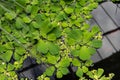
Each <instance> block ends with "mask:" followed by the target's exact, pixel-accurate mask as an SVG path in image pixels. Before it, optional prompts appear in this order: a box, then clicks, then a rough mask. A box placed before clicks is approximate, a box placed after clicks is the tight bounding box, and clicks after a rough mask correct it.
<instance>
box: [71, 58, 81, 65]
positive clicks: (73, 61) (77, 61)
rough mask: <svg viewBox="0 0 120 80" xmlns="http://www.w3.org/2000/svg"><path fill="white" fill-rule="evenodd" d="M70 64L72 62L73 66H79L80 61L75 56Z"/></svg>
mask: <svg viewBox="0 0 120 80" xmlns="http://www.w3.org/2000/svg"><path fill="white" fill-rule="evenodd" d="M72 64H73V65H74V66H81V63H80V61H79V60H78V59H76V58H75V59H73V60H72Z"/></svg>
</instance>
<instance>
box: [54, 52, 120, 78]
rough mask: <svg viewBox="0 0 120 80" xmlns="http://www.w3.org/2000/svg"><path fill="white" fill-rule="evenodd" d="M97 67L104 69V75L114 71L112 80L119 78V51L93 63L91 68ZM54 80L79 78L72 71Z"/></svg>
mask: <svg viewBox="0 0 120 80" xmlns="http://www.w3.org/2000/svg"><path fill="white" fill-rule="evenodd" d="M98 68H103V69H104V75H108V74H109V73H114V74H115V76H114V77H113V79H112V80H120V52H117V53H114V54H113V55H111V56H109V57H108V58H106V59H103V60H102V61H100V62H97V63H95V64H94V66H93V67H92V68H91V69H98ZM56 80H79V79H78V78H77V77H76V76H75V73H72V74H68V75H66V76H64V77H63V78H62V79H56Z"/></svg>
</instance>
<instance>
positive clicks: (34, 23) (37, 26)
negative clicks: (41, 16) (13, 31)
mask: <svg viewBox="0 0 120 80" xmlns="http://www.w3.org/2000/svg"><path fill="white" fill-rule="evenodd" d="M31 24H32V26H33V27H34V28H40V26H39V24H38V23H37V22H35V21H33V22H32V23H31Z"/></svg>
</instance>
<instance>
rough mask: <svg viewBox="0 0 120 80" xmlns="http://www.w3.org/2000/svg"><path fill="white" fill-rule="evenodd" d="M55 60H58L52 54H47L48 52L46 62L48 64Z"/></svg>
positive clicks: (55, 61)
mask: <svg viewBox="0 0 120 80" xmlns="http://www.w3.org/2000/svg"><path fill="white" fill-rule="evenodd" d="M57 60H58V57H57V56H53V55H49V54H48V55H47V61H48V63H50V64H56V63H57Z"/></svg>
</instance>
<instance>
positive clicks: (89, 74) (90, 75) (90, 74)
mask: <svg viewBox="0 0 120 80" xmlns="http://www.w3.org/2000/svg"><path fill="white" fill-rule="evenodd" d="M87 75H88V76H89V77H90V78H92V79H93V78H94V74H93V73H92V72H91V71H88V72H87Z"/></svg>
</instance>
